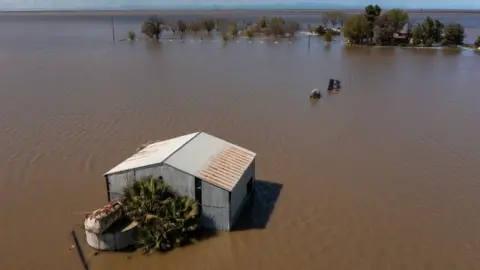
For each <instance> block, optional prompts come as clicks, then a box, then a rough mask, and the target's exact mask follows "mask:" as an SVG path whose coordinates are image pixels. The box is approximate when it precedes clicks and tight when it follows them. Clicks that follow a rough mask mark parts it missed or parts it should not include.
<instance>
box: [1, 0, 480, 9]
mask: <svg viewBox="0 0 480 270" xmlns="http://www.w3.org/2000/svg"><path fill="white" fill-rule="evenodd" d="M367 4H379V5H381V6H382V7H384V8H391V7H399V8H460V9H480V0H455V1H452V0H450V1H447V0H403V1H399V0H377V1H371V0H370V1H368V0H0V10H25V9H47V10H56V9H122V8H129V7H135V8H145V9H155V8H157V9H160V8H171V9H175V8H197V7H198V8H202V7H203V8H206V7H212V6H221V7H225V8H228V7H231V8H235V7H242V6H243V7H247V8H248V7H249V6H250V7H259V6H260V7H265V8H269V7H271V8H275V7H277V8H279V7H298V8H335V7H338V8H341V7H345V8H349V7H358V6H365V5H367Z"/></svg>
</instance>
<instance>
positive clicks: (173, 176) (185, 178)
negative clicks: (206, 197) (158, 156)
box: [162, 165, 195, 199]
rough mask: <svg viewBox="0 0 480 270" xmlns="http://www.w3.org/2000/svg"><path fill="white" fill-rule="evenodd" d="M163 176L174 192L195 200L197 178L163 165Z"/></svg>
mask: <svg viewBox="0 0 480 270" xmlns="http://www.w3.org/2000/svg"><path fill="white" fill-rule="evenodd" d="M162 176H163V180H164V181H165V182H166V183H167V184H168V185H169V186H170V188H171V189H172V191H173V192H175V193H177V194H178V195H180V196H187V197H190V198H192V199H195V177H193V176H192V175H190V174H187V173H184V172H182V171H179V170H177V169H175V168H173V167H170V166H168V165H163V167H162Z"/></svg>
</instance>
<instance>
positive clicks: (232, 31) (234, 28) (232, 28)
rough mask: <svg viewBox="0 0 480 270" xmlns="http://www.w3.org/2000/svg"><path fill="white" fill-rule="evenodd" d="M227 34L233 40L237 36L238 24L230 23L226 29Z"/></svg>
mask: <svg viewBox="0 0 480 270" xmlns="http://www.w3.org/2000/svg"><path fill="white" fill-rule="evenodd" d="M228 32H229V33H230V35H231V36H232V37H233V38H236V37H237V36H238V24H237V22H236V21H231V22H230V25H229V27H228Z"/></svg>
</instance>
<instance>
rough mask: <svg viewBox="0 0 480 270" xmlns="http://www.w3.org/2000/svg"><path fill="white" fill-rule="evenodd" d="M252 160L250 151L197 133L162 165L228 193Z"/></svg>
mask: <svg viewBox="0 0 480 270" xmlns="http://www.w3.org/2000/svg"><path fill="white" fill-rule="evenodd" d="M255 156H256V154H255V153H254V152H252V151H250V150H247V149H245V148H242V147H240V146H237V145H234V144H232V143H229V142H227V141H224V140H222V139H220V138H217V137H214V136H212V135H210V134H207V133H204V132H201V133H200V134H198V135H197V136H196V137H195V138H194V139H192V140H191V141H189V142H188V143H187V144H186V145H185V146H184V147H182V148H181V149H180V150H178V151H177V152H175V153H174V154H173V155H171V156H170V157H168V158H167V159H166V160H165V161H164V163H165V164H168V165H170V166H172V167H174V168H177V169H179V170H181V171H184V172H186V173H188V174H191V175H193V176H195V177H198V178H200V179H202V180H204V181H206V182H208V183H210V184H212V185H215V186H218V187H220V188H223V189H226V190H228V191H231V190H233V188H234V187H235V185H236V184H237V182H238V181H239V180H240V178H241V177H242V175H243V172H244V171H245V170H246V169H247V168H248V166H249V165H250V163H251V162H252V161H253V159H254V158H255Z"/></svg>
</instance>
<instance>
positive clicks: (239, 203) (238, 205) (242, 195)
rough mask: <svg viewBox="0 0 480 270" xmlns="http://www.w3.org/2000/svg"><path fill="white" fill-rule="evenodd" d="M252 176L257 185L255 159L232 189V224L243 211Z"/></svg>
mask: <svg viewBox="0 0 480 270" xmlns="http://www.w3.org/2000/svg"><path fill="white" fill-rule="evenodd" d="M250 178H253V185H255V160H253V162H252V163H251V164H250V166H248V168H247V170H245V172H244V173H243V175H242V177H241V178H240V180H239V181H238V183H237V185H236V186H235V188H234V189H233V190H232V200H231V201H230V222H231V225H232V226H233V224H234V223H235V221H236V219H237V217H238V215H239V214H240V213H241V212H242V208H243V206H244V204H245V199H246V197H247V184H248V181H249V180H250Z"/></svg>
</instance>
